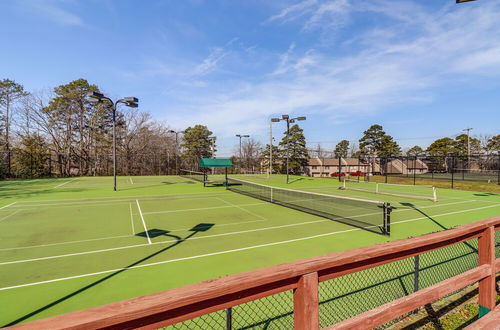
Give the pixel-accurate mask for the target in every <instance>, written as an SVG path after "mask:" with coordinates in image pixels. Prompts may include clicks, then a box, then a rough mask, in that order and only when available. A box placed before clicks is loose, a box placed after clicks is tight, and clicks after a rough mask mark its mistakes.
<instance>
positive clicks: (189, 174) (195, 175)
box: [179, 170, 207, 182]
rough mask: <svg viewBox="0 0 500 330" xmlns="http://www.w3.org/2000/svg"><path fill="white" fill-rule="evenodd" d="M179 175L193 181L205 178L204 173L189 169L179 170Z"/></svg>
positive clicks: (200, 180)
mask: <svg viewBox="0 0 500 330" xmlns="http://www.w3.org/2000/svg"><path fill="white" fill-rule="evenodd" d="M179 175H180V176H181V177H183V178H186V179H191V180H194V181H199V182H205V181H206V180H207V175H206V173H203V172H196V171H190V170H179Z"/></svg>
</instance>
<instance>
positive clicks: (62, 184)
mask: <svg viewBox="0 0 500 330" xmlns="http://www.w3.org/2000/svg"><path fill="white" fill-rule="evenodd" d="M75 180H77V179H73V180H69V181H66V182H64V183H61V184H60V185H58V186H55V187H53V188H52V189H57V188H60V187H62V186H64V185H65V184H68V183H70V182H73V181H75Z"/></svg>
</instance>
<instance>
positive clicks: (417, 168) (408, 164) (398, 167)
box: [382, 159, 429, 175]
mask: <svg viewBox="0 0 500 330" xmlns="http://www.w3.org/2000/svg"><path fill="white" fill-rule="evenodd" d="M384 168H385V171H386V172H387V174H403V175H407V174H424V173H427V172H429V167H428V166H427V164H425V163H424V162H423V161H421V160H420V159H405V160H401V159H393V160H391V161H390V162H388V163H387V165H386V166H382V169H384ZM382 172H383V171H382ZM382 174H383V173H382Z"/></svg>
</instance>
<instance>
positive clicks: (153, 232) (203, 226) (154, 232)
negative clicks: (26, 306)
mask: <svg viewBox="0 0 500 330" xmlns="http://www.w3.org/2000/svg"><path fill="white" fill-rule="evenodd" d="M213 226H214V224H212V223H200V224H197V225H196V226H194V227H193V228H191V229H190V230H189V231H191V233H190V234H189V235H187V236H186V237H184V238H182V237H180V236H177V235H172V234H170V232H169V231H168V230H162V229H150V230H149V231H148V233H147V234H146V232H142V233H138V234H136V236H140V237H147V236H148V235H149V237H151V238H154V237H158V236H168V237H172V238H175V240H176V241H175V242H174V243H172V244H170V245H168V246H166V247H164V248H162V249H160V250H158V251H156V252H154V253H152V254H150V255H148V256H146V257H144V258H142V259H139V260H137V261H135V262H133V263H131V264H130V265H128V266H125V267H123V268H121V269H120V270H117V271H116V272H113V273H111V274H109V275H107V276H105V277H103V278H101V279H99V280H97V281H94V282H92V283H90V284H88V285H86V286H84V287H82V288H80V289H78V290H76V291H74V292H72V293H70V294H67V295H65V296H64V297H61V298H59V299H57V300H55V301H53V302H51V303H49V304H47V305H45V306H43V307H40V308H39V309H37V310H35V311H33V312H31V313H28V314H26V315H24V316H22V317H20V318H18V319H16V320H14V321H12V322H10V323H7V324H4V325H3V326H2V327H8V326H11V325H15V324H17V323H20V322H22V321H24V320H26V319H28V318H30V317H33V316H35V315H37V314H39V313H41V312H43V311H45V310H47V309H49V308H52V307H54V306H56V305H58V304H60V303H62V302H64V301H66V300H68V299H70V298H72V297H74V296H76V295H78V294H80V293H82V292H84V291H86V290H88V289H90V288H92V287H94V286H96V285H98V284H100V283H102V282H104V281H107V280H109V279H111V278H113V277H115V276H117V275H119V274H121V273H123V272H125V271H126V270H129V269H131V268H133V267H134V266H137V265H139V264H140V263H143V262H144V261H147V260H149V259H151V258H153V257H155V256H157V255H159V254H161V253H163V252H165V251H167V250H170V249H172V248H174V247H176V246H177V245H179V244H181V243H182V242H185V241H186V240H188V239H189V238H191V237H193V236H194V235H196V234H197V233H199V232H204V231H207V230H210V228H212V227H213Z"/></svg>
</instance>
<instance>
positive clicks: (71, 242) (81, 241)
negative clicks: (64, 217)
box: [0, 235, 132, 251]
mask: <svg viewBox="0 0 500 330" xmlns="http://www.w3.org/2000/svg"><path fill="white" fill-rule="evenodd" d="M123 237H132V236H131V235H122V236H109V237H101V238H91V239H84V240H80V241H68V242H59V243H51V244H41V245H28V246H19V247H10V248H2V249H0V251H10V250H22V249H31V248H38V247H46V246H54V245H65V244H76V243H85V242H92V241H103V240H107V239H114V238H123Z"/></svg>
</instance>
